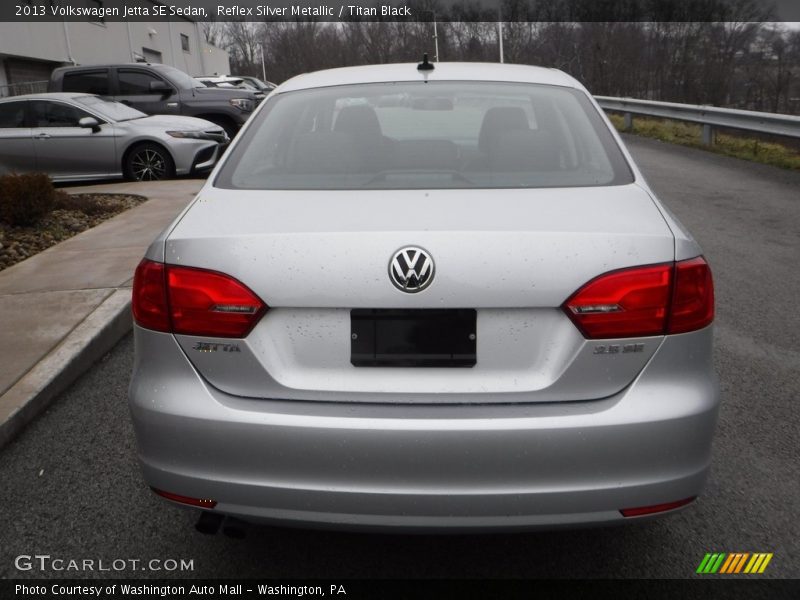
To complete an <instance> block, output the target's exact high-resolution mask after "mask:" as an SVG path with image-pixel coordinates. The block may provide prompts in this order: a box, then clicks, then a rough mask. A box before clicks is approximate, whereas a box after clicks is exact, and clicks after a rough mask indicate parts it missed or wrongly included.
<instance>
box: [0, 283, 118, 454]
mask: <svg viewBox="0 0 800 600" xmlns="http://www.w3.org/2000/svg"><path fill="white" fill-rule="evenodd" d="M131 327H132V317H131V290H130V288H122V289H115V290H113V291H112V292H111V294H110V295H109V296H108V297H107V298H106V299H105V300H104V301H103V302H102V303H101V304H100V305H99V306H98V307H97V308H96V309H95V310H94V311H92V312H91V313H90V314H89V315H88V316H87V317H86V318H85V319H84V320H83V321H82V322H81V323H80V324H79V325H78V326H77V327H75V329H73V330H72V331H71V332H70V333H69V334H68V335H67V336H66V337H65V338H64V339H63V340H62V341H61V342H60V343H59V344H58V345H57V346H56V347H55V348H54V349H53V350H51V351H50V352H49V353H48V354H47V355H46V356H45V357H44V358H43V359H42V360H40V361H39V362H38V363H37V364H36V366H34V367H33V368H32V369H31V370H30V371H28V372H27V373H26V374H25V375H24V376H23V377H22V378H21V379H20V380H19V381H17V382H16V383H15V384H14V385H13V386H12V387H11V388H10V389H9V390H8V391H6V393H5V394H3V395H2V396H1V397H0V448H3V447H5V446H6V445H7V444H8V443H9V442H11V441H12V440H13V439H14V438H15V437H16V436H17V435H18V434H19V433H20V432H21V431H22V429H23V428H24V427H25V426H26V425H27V424H28V423H30V422H31V421H33V420H34V419H35V418H36V417H37V416H38V415H39V414H40V413H41V412H43V411H44V410H45V409H46V408H47V407H48V406H49V405H50V403H51V402H52V401H53V400H54V399H55V398H56V397H57V396H58V395H59V394H60V393H61V392H63V391H64V390H65V389H67V388H68V387H69V386H70V385H71V384H72V383H73V382H74V381H75V380H76V379H77V378H78V377H79V376H81V375H82V374H83V373H85V372H86V371H87V370H88V369H89V367H90V366H92V364H94V362H95V361H97V360H98V359H100V358H101V357H102V356H103V355H105V354H106V353H107V352H108V351H109V350H111V349H112V348H113V347H114V345H115V344H116V343H117V342H118V341H119V340H120V339H122V337H123V336H124V335H125V334H126V333H128V332H129V331H130V330H131ZM6 412H7V413H8V414H7V415H6V416H5V417H4V415H3V413H6Z"/></svg>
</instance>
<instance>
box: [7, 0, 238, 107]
mask: <svg viewBox="0 0 800 600" xmlns="http://www.w3.org/2000/svg"><path fill="white" fill-rule="evenodd" d="M153 4H158V2H155V1H154V2H153ZM136 61H140V62H159V63H164V64H167V65H172V66H174V67H177V68H179V69H181V70H182V71H185V72H186V73H188V74H189V75H204V74H209V73H229V72H230V62H229V58H228V53H227V52H226V51H225V50H221V49H220V48H217V47H215V46H212V45H210V44H208V43H206V41H205V38H204V36H203V32H202V29H201V26H200V23H198V22H195V21H191V20H189V19H184V20H180V21H172V22H170V21H148V22H113V21H108V22H95V21H86V22H74V21H72V22H67V21H63V22H46V21H31V22H26V23H18V22H15V23H9V22H3V23H0V96H7V95H14V94H20V93H28V92H40V91H44V89H43V86H45V84H43V83H38V84H37V83H31V82H43V81H46V80H48V79H49V78H50V73H51V72H52V70H53V69H54V68H55V67H60V66H64V65H69V64H77V65H91V64H101V63H126V62H136Z"/></svg>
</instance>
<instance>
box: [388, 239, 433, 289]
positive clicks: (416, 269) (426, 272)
mask: <svg viewBox="0 0 800 600" xmlns="http://www.w3.org/2000/svg"><path fill="white" fill-rule="evenodd" d="M434 270H435V269H434V266H433V259H432V258H431V255H430V254H428V253H427V252H426V251H425V250H423V249H422V248H418V247H417V246H406V247H405V248H401V249H400V250H398V251H397V252H395V253H394V256H392V260H391V261H390V262H389V279H391V280H392V283H393V284H394V286H395V287H396V288H397V289H398V290H400V291H402V292H407V293H409V294H416V293H417V292H421V291H422V290H424V289H425V288H426V287H428V286H429V285H430V284H431V282H432V281H433V274H434Z"/></svg>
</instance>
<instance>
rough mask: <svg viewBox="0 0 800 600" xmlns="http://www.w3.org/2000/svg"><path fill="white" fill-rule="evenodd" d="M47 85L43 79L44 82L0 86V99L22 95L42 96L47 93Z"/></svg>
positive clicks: (25, 82)
mask: <svg viewBox="0 0 800 600" xmlns="http://www.w3.org/2000/svg"><path fill="white" fill-rule="evenodd" d="M48 83H49V82H48V81H47V80H46V79H45V80H44V81H24V82H22V83H10V84H8V85H0V98H5V97H6V96H22V95H23V94H42V93H44V92H46V91H47V84H48Z"/></svg>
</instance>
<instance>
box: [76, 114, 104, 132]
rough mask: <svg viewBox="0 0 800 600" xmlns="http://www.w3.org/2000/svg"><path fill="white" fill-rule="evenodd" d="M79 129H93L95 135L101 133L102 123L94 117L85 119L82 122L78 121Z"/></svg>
mask: <svg viewBox="0 0 800 600" xmlns="http://www.w3.org/2000/svg"><path fill="white" fill-rule="evenodd" d="M78 127H83V128H84V129H91V130H92V131H93V132H94V133H97V132H98V131H100V121H98V120H97V119H95V118H94V117H83V118H82V119H81V120H80V121H78Z"/></svg>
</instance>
